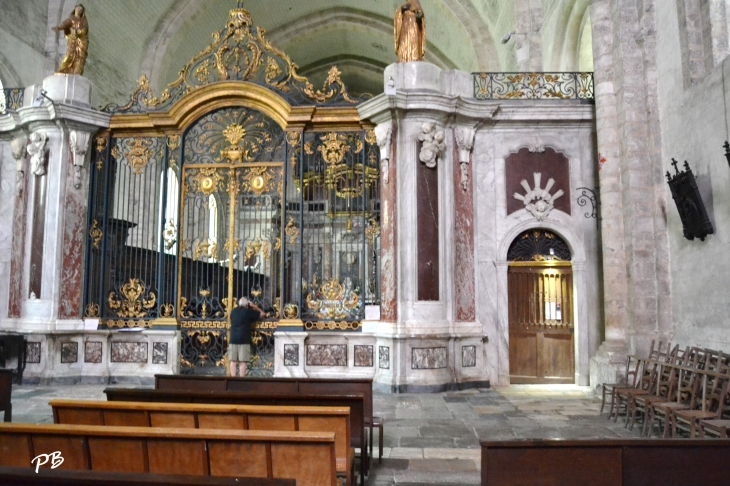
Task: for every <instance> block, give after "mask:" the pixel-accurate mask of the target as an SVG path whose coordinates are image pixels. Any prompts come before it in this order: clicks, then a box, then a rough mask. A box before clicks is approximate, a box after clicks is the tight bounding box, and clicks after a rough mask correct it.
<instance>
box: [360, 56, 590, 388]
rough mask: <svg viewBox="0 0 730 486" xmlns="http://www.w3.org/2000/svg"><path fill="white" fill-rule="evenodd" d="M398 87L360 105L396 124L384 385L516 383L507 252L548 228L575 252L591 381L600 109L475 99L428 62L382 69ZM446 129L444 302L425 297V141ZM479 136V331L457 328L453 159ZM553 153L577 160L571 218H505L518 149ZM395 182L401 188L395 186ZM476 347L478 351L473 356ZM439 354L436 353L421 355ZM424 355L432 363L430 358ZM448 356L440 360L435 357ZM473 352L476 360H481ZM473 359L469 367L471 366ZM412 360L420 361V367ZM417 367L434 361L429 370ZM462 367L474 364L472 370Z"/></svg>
mask: <svg viewBox="0 0 730 486" xmlns="http://www.w3.org/2000/svg"><path fill="white" fill-rule="evenodd" d="M390 78H393V82H394V83H395V87H396V94H395V95H393V96H386V95H380V96H378V97H376V98H374V99H373V100H371V101H369V102H368V103H365V104H363V105H361V106H360V108H359V111H360V116H361V118H363V119H366V120H370V121H371V122H373V123H375V124H383V123H395V124H396V125H397V127H396V133H397V143H396V146H397V150H396V153H395V157H394V159H395V164H396V166H397V180H396V181H395V183H397V201H396V208H397V209H396V213H397V218H396V222H395V224H396V225H397V234H398V237H397V242H396V245H397V248H396V252H397V262H398V264H397V265H398V268H397V276H398V278H397V280H398V281H397V295H398V302H397V304H398V319H397V322H395V323H387V322H378V323H366V324H365V326H364V328H365V330H366V331H368V332H373V333H374V334H375V336H376V338H377V343H378V347H379V348H380V347H381V346H383V347H387V348H388V350H389V357H390V367H389V368H379V369H378V370H377V372H376V378H375V379H376V382H377V383H378V384H381V385H383V386H384V387H385V388H386V389H387V388H390V389H391V390H393V391H411V390H412V391H427V390H441V389H449V388H451V389H453V388H460V387H466V386H472V385H473V386H483V385H484V384H486V382H490V383H491V384H492V385H504V384H508V383H509V346H508V343H509V331H508V328H507V318H508V316H507V268H508V262H507V261H506V259H507V249H508V248H509V245H510V243H511V242H512V240H513V239H514V238H515V237H516V236H517V235H519V233H520V232H522V231H526V230H528V229H530V228H546V229H549V230H552V231H554V232H555V233H557V234H559V235H560V236H562V237H563V238H564V239H565V240H566V241H567V243H568V245H569V246H570V247H571V250H572V253H573V262H572V263H573V273H574V282H575V304H576V306H575V309H576V311H575V312H576V315H575V322H576V346H575V349H576V356H575V363H576V375H575V379H576V383H579V384H587V383H588V374H589V370H588V368H589V363H588V362H589V357H590V356H592V355H593V354H594V353H595V351H596V349H597V348H598V345H599V344H600V341H601V339H602V336H601V320H602V316H601V307H602V302H601V299H600V295H599V281H600V260H599V258H600V257H599V235H598V220H597V219H596V218H586V217H585V216H584V213H585V212H586V210H590V209H589V208H582V207H579V206H578V205H577V202H576V199H577V197H578V195H579V192H578V191H577V188H579V187H588V188H590V189H596V187H597V163H596V155H595V154H596V149H595V144H594V139H595V134H594V132H595V129H594V125H595V121H594V119H595V111H594V107H593V105H588V104H584V103H580V102H577V101H576V102H572V101H545V100H539V101H525V100H517V101H476V100H475V99H474V98H473V81H472V77H471V75H470V74H468V73H464V72H460V71H441V70H440V69H439V68H437V67H436V66H433V65H430V64H428V63H406V64H395V65H391V66H389V67H388V68H386V70H385V81H386V83H387V82H388V80H389V79H390ZM427 121H428V122H432V123H436V124H437V125H438V126H439V127H441V128H444V129H445V130H446V132H447V136H446V139H445V142H446V149H445V150H444V152H443V155H442V157H441V159H440V160H439V162H438V166H437V170H438V171H439V230H440V231H439V251H440V261H439V263H440V269H439V270H440V272H439V278H440V296H439V300H438V301H434V302H419V301H418V300H417V284H418V280H417V254H416V248H415V245H414V241H416V239H417V238H416V236H417V232H416V231H417V224H416V212H417V209H416V208H417V203H416V189H417V187H416V169H417V168H418V164H420V162H419V161H418V153H417V142H416V137H417V135H418V133H419V131H420V129H421V125H422V124H423V123H424V122H427ZM456 126H467V127H475V126H476V127H478V131H477V135H476V141H475V146H474V149H473V152H472V160H473V162H472V164H473V177H472V181H470V182H469V183H470V184H472V185H473V187H474V217H473V224H474V228H475V250H474V252H475V261H476V269H475V273H476V275H475V280H476V281H475V295H476V320H475V322H457V321H456V318H455V310H454V293H453V292H454V281H455V279H454V267H455V265H454V264H455V258H456V255H455V245H454V191H455V189H456V186H455V184H454V177H453V170H454V164H456V163H458V160H454V147H453V146H452V144H453V137H452V136H451V134H452V130H453V129H454V128H455V127H456ZM523 147H528V148H532V149H533V150H540V149H542V148H543V147H552V148H553V149H555V150H556V151H558V152H563V153H565V154H566V156H567V157H568V159H569V160H570V174H571V176H570V177H571V180H570V190H571V194H566V195H565V196H564V197H567V198H569V199H570V201H571V205H572V208H571V214H572V215H567V214H565V213H562V212H560V211H557V210H554V211H552V212H551V213H550V215H549V216H548V217H547V218H546V220H545V221H542V222H539V221H537V220H536V219H535V218H534V217H533V216H532V215H531V214H529V213H528V212H527V211H525V210H520V211H517V212H515V213H513V214H511V215H510V216H507V214H506V197H507V195H506V193H505V191H506V189H505V168H504V167H505V159H506V158H507V157H508V156H509V155H510V154H511V153H513V152H517V151H518V150H519V149H520V148H523ZM390 183H391V184H392V183H393V181H390ZM472 346H473V349H472V348H471V347H472ZM423 349H430V350H431V351H421V350H423ZM423 353H427V355H423ZM428 353H431V354H433V353H435V354H437V355H438V356H439V358H438V359H437V362H436V363H433V362H430V361H429V359H430V358H429V356H430V354H428ZM472 353H473V355H474V360H472V357H471V356H472ZM465 356H466V358H467V359H466V361H464V357H465ZM414 360H415V361H414ZM418 360H425V362H426V367H427V368H429V369H420V368H419V366H420V365H419V363H418V362H417V361H418ZM464 362H468V364H470V365H471V364H472V362H474V364H475V366H469V367H465V366H463V364H464Z"/></svg>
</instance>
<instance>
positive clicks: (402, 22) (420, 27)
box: [394, 0, 426, 62]
mask: <svg viewBox="0 0 730 486" xmlns="http://www.w3.org/2000/svg"><path fill="white" fill-rule="evenodd" d="M394 27H395V53H396V54H397V55H398V62H411V61H423V56H424V55H425V54H426V16H425V15H424V14H423V9H422V8H421V3H420V2H419V1H418V0H408V1H407V2H406V3H404V4H403V5H401V6H400V7H398V10H396V11H395V25H394Z"/></svg>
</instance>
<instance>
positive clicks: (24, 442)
mask: <svg viewBox="0 0 730 486" xmlns="http://www.w3.org/2000/svg"><path fill="white" fill-rule="evenodd" d="M56 451H60V452H61V455H62V457H63V459H64V460H63V463H62V464H61V465H60V469H70V470H82V471H83V470H90V471H97V472H121V473H153V474H183V475H192V476H229V477H239V476H240V477H252V478H268V479H277V478H282V479H295V480H296V484H297V486H304V485H310V486H322V485H329V486H335V485H336V482H337V477H336V473H335V434H333V433H332V432H280V431H268V432H260V431H255V430H215V429H170V428H158V427H112V426H96V425H55V424H54V425H35V424H0V466H6V467H28V466H30V465H32V464H31V461H32V459H33V458H34V457H36V456H38V455H39V454H52V453H53V452H56Z"/></svg>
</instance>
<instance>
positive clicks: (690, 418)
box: [671, 371, 730, 438]
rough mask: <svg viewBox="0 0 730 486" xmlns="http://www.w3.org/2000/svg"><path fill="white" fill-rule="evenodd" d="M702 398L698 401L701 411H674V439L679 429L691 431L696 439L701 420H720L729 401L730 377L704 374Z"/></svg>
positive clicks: (691, 435)
mask: <svg viewBox="0 0 730 486" xmlns="http://www.w3.org/2000/svg"><path fill="white" fill-rule="evenodd" d="M702 380H703V382H704V383H703V387H702V397H701V398H700V399H699V400H698V403H699V404H700V407H701V408H700V409H693V410H676V411H672V413H671V419H672V437H676V436H677V428H678V427H679V428H681V429H683V430H688V431H689V436H690V438H694V437H695V434H696V433H697V429H698V427H699V422H700V421H701V420H718V419H720V417H721V416H722V412H723V409H724V407H725V400H726V399H727V394H728V387H729V386H730V376H728V375H721V374H717V373H712V372H707V371H704V372H702Z"/></svg>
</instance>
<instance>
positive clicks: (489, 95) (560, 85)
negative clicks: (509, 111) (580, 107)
mask: <svg viewBox="0 0 730 486" xmlns="http://www.w3.org/2000/svg"><path fill="white" fill-rule="evenodd" d="M474 97H475V98H476V99H478V100H586V101H593V100H594V95H593V73H474Z"/></svg>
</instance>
